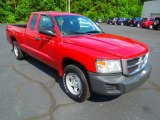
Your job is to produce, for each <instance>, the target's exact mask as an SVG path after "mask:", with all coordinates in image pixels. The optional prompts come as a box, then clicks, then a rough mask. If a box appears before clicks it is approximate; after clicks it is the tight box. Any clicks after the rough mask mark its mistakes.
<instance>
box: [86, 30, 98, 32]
mask: <svg viewBox="0 0 160 120" xmlns="http://www.w3.org/2000/svg"><path fill="white" fill-rule="evenodd" d="M85 33H101V31H94V30H92V31H87V32H85Z"/></svg>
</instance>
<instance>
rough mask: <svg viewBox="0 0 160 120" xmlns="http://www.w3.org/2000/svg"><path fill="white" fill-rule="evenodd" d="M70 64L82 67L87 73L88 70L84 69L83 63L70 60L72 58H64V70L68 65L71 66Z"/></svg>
mask: <svg viewBox="0 0 160 120" xmlns="http://www.w3.org/2000/svg"><path fill="white" fill-rule="evenodd" d="M70 64H74V65H77V66H80V67H81V68H82V69H83V70H84V71H85V72H87V69H86V68H85V67H84V65H82V64H81V63H79V62H77V61H75V60H73V59H70V58H64V59H63V69H64V68H65V67H66V66H67V65H70Z"/></svg>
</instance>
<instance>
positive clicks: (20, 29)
mask: <svg viewBox="0 0 160 120" xmlns="http://www.w3.org/2000/svg"><path fill="white" fill-rule="evenodd" d="M26 28H27V24H9V25H7V27H6V33H7V40H8V42H9V43H10V44H12V41H11V37H14V38H15V39H17V40H18V41H19V43H23V40H24V39H25V37H24V34H25V32H26Z"/></svg>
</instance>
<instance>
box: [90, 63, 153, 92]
mask: <svg viewBox="0 0 160 120" xmlns="http://www.w3.org/2000/svg"><path fill="white" fill-rule="evenodd" d="M151 69H152V68H151V66H150V65H149V64H147V65H146V67H145V68H144V69H143V70H142V71H141V72H139V73H137V74H135V75H133V76H129V77H126V76H124V75H122V74H119V75H118V74H114V75H101V74H97V73H92V72H88V74H89V79H90V85H91V89H92V91H93V92H94V93H97V94H100V95H121V94H124V93H127V92H129V91H132V90H134V89H136V88H137V87H138V86H140V85H141V84H143V83H144V82H145V81H146V80H147V79H148V78H149V76H150V73H151Z"/></svg>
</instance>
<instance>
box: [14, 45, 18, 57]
mask: <svg viewBox="0 0 160 120" xmlns="http://www.w3.org/2000/svg"><path fill="white" fill-rule="evenodd" d="M13 50H14V54H15V56H16V57H18V49H17V47H16V46H15V45H14V47H13Z"/></svg>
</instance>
